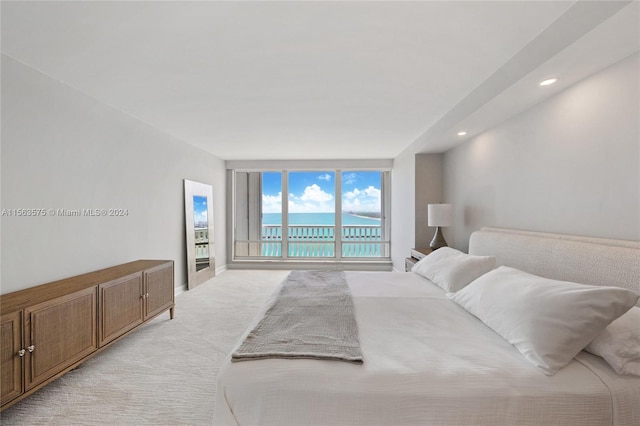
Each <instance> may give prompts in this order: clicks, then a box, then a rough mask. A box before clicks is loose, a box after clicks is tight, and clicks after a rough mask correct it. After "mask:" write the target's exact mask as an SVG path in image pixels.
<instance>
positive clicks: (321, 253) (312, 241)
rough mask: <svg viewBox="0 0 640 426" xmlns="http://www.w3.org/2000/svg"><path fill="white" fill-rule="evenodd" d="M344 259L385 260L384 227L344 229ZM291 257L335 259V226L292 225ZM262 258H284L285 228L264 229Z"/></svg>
mask: <svg viewBox="0 0 640 426" xmlns="http://www.w3.org/2000/svg"><path fill="white" fill-rule="evenodd" d="M340 236H341V243H342V244H341V245H342V257H384V256H385V255H387V254H386V253H387V252H388V249H387V247H388V241H383V240H382V227H381V226H380V225H342V232H341V233H340ZM287 237H288V238H287V241H288V243H287V245H288V257H334V256H335V247H336V235H335V226H333V225H289V227H288V232H287ZM261 247H262V248H261V254H262V256H266V257H281V256H282V226H281V225H263V226H262V235H261Z"/></svg>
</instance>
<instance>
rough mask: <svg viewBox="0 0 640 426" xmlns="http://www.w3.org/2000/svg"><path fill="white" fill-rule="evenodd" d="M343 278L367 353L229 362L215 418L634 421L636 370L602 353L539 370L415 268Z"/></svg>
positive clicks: (255, 421)
mask: <svg viewBox="0 0 640 426" xmlns="http://www.w3.org/2000/svg"><path fill="white" fill-rule="evenodd" d="M346 277H347V281H348V283H349V287H350V289H351V292H352V296H353V302H354V306H355V314H356V320H357V323H358V329H359V335H360V342H361V348H362V353H363V356H364V364H363V365H354V364H350V363H346V362H339V361H319V360H282V359H268V360H260V361H249V362H242V363H233V364H232V363H231V362H230V361H227V362H226V363H225V364H224V365H223V367H222V369H221V371H220V374H219V377H218V391H217V400H216V407H215V417H214V424H217V425H227V424H229V425H270V424H271V425H330V424H331V425H379V424H380V425H381V424H386V425H439V426H440V425H510V426H511V425H562V426H568V425H585V426H588V425H594V426H595V425H598V426H601V425H619V426H622V425H629V426H631V425H638V424H640V378H638V377H633V376H619V375H617V374H616V373H615V372H614V371H613V370H612V369H611V367H609V366H608V365H607V364H606V363H605V362H604V361H603V360H602V359H601V358H599V357H596V356H593V355H590V354H587V353H586V352H581V353H580V354H579V355H578V356H577V357H576V358H575V359H574V360H573V361H571V362H570V364H569V365H567V366H566V367H565V368H563V369H562V370H560V371H559V372H558V373H557V374H556V375H554V376H551V377H549V376H545V375H544V374H542V373H541V372H540V371H539V370H537V369H536V368H535V367H533V366H532V365H531V364H530V363H529V362H528V361H527V360H526V359H524V358H523V357H522V356H521V355H520V353H519V352H518V351H517V350H516V349H515V348H514V347H513V346H511V345H510V344H509V343H507V342H506V341H505V340H504V339H502V338H501V337H500V336H499V335H497V334H496V333H494V332H493V331H492V330H491V329H489V328H488V327H487V326H485V325H484V324H482V323H481V322H480V321H478V320H477V319H476V318H475V317H473V316H472V315H471V314H469V313H468V312H466V311H464V310H463V309H462V308H461V307H459V306H458V305H456V304H455V303H454V302H452V301H451V300H449V299H448V298H447V297H446V296H445V293H444V291H443V290H442V289H440V288H439V287H437V286H436V285H435V284H433V283H431V282H430V281H428V280H427V279H425V278H423V277H421V276H419V275H417V274H414V273H394V272H387V273H385V272H347V273H346ZM258 319H259V318H257V319H256V321H257V320H258ZM252 327H253V325H251V326H249V327H248V329H251V328H252Z"/></svg>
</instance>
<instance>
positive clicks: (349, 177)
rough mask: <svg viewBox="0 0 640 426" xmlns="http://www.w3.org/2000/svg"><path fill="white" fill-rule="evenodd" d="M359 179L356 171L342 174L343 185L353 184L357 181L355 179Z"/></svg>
mask: <svg viewBox="0 0 640 426" xmlns="http://www.w3.org/2000/svg"><path fill="white" fill-rule="evenodd" d="M357 179H358V175H356V174H355V173H353V172H352V173H343V174H342V184H343V185H351V184H352V183H355V181H356V180H357Z"/></svg>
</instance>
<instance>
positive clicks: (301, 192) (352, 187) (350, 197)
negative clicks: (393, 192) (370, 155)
mask: <svg viewBox="0 0 640 426" xmlns="http://www.w3.org/2000/svg"><path fill="white" fill-rule="evenodd" d="M380 176H381V173H380V172H376V171H373V172H369V171H356V172H349V171H344V172H342V206H343V211H354V212H371V211H380V187H381V183H380ZM281 192H282V177H281V173H280V172H264V173H263V174H262V209H263V212H264V213H280V212H281V211H282V208H281ZM334 206H335V172H333V171H329V172H325V171H314V172H289V212H291V213H326V212H334V210H335V207H334Z"/></svg>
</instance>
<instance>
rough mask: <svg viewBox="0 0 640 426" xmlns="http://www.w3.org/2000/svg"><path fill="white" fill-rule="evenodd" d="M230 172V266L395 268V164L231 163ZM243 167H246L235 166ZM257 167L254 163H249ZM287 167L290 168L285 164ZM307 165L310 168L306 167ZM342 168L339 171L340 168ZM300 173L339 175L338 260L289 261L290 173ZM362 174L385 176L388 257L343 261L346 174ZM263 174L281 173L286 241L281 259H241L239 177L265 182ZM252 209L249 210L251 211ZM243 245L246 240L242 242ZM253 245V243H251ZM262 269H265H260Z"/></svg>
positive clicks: (383, 214) (383, 192)
mask: <svg viewBox="0 0 640 426" xmlns="http://www.w3.org/2000/svg"><path fill="white" fill-rule="evenodd" d="M228 163H231V164H228V167H227V168H228V169H229V172H230V176H229V177H230V178H231V183H230V185H229V186H228V187H229V188H230V192H231V197H230V198H231V199H230V204H231V205H230V210H231V215H230V218H231V222H232V223H231V224H230V226H229V227H228V230H229V231H230V232H228V234H227V235H228V236H229V237H228V241H229V244H228V247H229V248H230V251H229V253H230V254H231V256H230V257H231V259H230V261H229V264H230V266H231V267H233V266H234V265H236V266H238V265H244V266H250V265H249V264H256V265H257V266H258V267H263V266H265V265H267V264H268V265H271V266H274V265H276V264H280V265H289V266H290V265H292V264H299V265H302V264H310V265H314V267H316V266H318V265H319V264H323V265H332V264H333V265H335V264H343V265H344V264H345V263H349V264H351V266H354V267H356V268H357V266H358V265H360V266H361V267H363V266H364V267H365V268H364V269H367V268H366V265H369V266H375V265H378V266H384V267H385V270H386V269H388V268H387V267H388V266H389V265H391V194H390V191H391V166H390V165H391V164H390V163H389V162H388V161H386V160H373V162H372V161H369V162H368V164H365V165H363V164H362V162H361V161H356V162H352V161H338V162H336V161H330V162H324V161H311V162H302V163H301V162H288V161H284V162H283V161H277V162H275V163H273V164H269V163H268V162H258V163H257V164H250V165H249V166H250V167H247V164H246V163H247V162H246V161H241V162H228ZM233 163H243V164H233ZM249 163H253V162H249ZM285 163H286V164H285ZM304 163H307V164H304ZM336 163H338V164H336ZM336 166H339V167H336ZM298 171H305V172H306V171H329V172H333V173H335V179H334V191H335V194H336V196H335V210H334V227H335V230H334V256H333V257H298V256H296V257H289V255H288V251H289V238H288V226H289V223H288V222H289V221H288V219H289V217H288V216H289V173H290V172H298ZM358 171H377V172H380V173H381V183H380V184H381V200H380V202H381V239H382V241H381V245H382V246H383V247H384V255H383V256H380V257H373V256H366V257H365V256H362V257H355V256H348V257H347V256H345V257H343V252H342V248H343V247H342V244H343V235H342V198H343V195H344V194H343V192H342V191H343V190H342V173H343V172H358ZM262 172H281V173H282V175H281V179H282V180H281V182H282V188H281V189H282V191H281V197H282V199H281V206H282V210H281V216H282V222H281V226H282V231H281V232H282V240H281V251H280V256H238V255H237V253H236V214H237V212H236V206H237V199H236V182H237V174H238V173H260V179H259V180H261V179H262ZM260 192H262V182H260ZM247 208H248V207H247ZM258 208H259V215H260V217H262V202H260V203H259V207H258ZM241 241H242V240H241ZM247 242H250V241H247ZM260 265H262V266H260Z"/></svg>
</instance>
